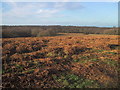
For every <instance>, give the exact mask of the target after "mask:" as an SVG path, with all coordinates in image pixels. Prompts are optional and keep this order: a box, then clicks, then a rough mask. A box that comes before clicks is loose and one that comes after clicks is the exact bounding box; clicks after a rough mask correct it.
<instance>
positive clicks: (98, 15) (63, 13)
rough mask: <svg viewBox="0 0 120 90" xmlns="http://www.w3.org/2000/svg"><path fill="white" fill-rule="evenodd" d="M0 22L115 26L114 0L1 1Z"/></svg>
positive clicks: (116, 19)
mask: <svg viewBox="0 0 120 90" xmlns="http://www.w3.org/2000/svg"><path fill="white" fill-rule="evenodd" d="M2 24H9V25H26V24H27V25H31V24H32V25H46V24H47V25H51V24H52V25H54V24H55V25H83V26H117V24H118V3H117V2H44V3H43V2H37V3H36V2H2Z"/></svg>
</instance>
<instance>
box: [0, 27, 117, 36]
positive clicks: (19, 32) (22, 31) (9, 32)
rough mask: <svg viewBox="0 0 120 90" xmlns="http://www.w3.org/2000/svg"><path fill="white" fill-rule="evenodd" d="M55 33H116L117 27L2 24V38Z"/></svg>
mask: <svg viewBox="0 0 120 90" xmlns="http://www.w3.org/2000/svg"><path fill="white" fill-rule="evenodd" d="M57 33H84V34H111V35H118V28H115V27H114V28H106V27H102V28H101V27H81V26H2V37H3V38H12V37H39V36H56V35H57Z"/></svg>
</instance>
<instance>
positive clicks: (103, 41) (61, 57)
mask: <svg viewBox="0 0 120 90" xmlns="http://www.w3.org/2000/svg"><path fill="white" fill-rule="evenodd" d="M2 45H3V47H2V48H1V49H2V50H3V53H2V54H3V55H2V64H3V65H2V68H3V72H2V80H3V88H117V87H118V71H119V70H120V69H119V68H118V62H119V61H118V48H119V47H120V45H119V44H118V36H115V35H81V36H57V37H35V38H33V37H30V38H6V39H3V41H2Z"/></svg>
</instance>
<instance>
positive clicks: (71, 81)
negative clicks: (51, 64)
mask: <svg viewBox="0 0 120 90" xmlns="http://www.w3.org/2000/svg"><path fill="white" fill-rule="evenodd" d="M53 78H54V79H55V80H56V81H57V82H59V83H62V85H63V88H98V87H99V85H98V84H97V82H96V81H93V80H89V79H85V78H83V77H80V76H77V75H75V74H65V73H64V74H62V75H61V76H59V77H57V76H55V75H53Z"/></svg>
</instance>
